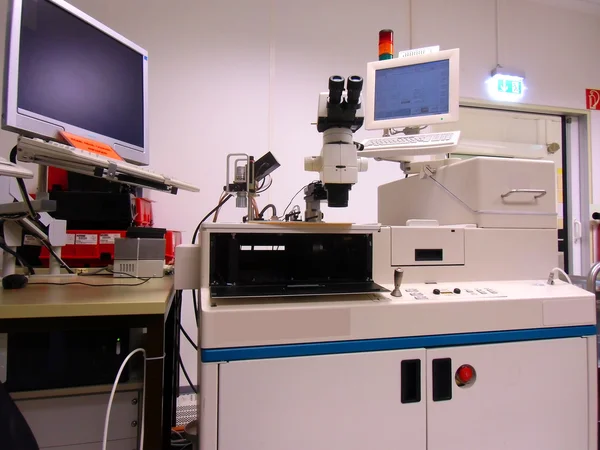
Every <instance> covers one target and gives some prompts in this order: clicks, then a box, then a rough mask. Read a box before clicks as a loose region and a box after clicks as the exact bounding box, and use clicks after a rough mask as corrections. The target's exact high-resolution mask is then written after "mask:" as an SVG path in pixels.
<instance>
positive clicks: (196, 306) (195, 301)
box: [192, 289, 199, 326]
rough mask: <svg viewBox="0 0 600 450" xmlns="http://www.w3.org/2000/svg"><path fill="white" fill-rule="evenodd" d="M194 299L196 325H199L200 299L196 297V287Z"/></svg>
mask: <svg viewBox="0 0 600 450" xmlns="http://www.w3.org/2000/svg"><path fill="white" fill-rule="evenodd" d="M192 301H193V304H194V315H195V316H196V326H198V317H199V314H198V299H197V298H196V289H192Z"/></svg>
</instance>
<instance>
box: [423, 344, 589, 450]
mask: <svg viewBox="0 0 600 450" xmlns="http://www.w3.org/2000/svg"><path fill="white" fill-rule="evenodd" d="M587 360H588V358H587V345H586V340H585V339H582V338H571V339H555V340H544V341H530V342H517V343H509V344H494V345H479V346H465V347H454V348H440V349H435V350H428V351H427V372H428V373H427V430H428V431H427V439H428V445H427V448H428V450H506V449H510V450H532V449H544V450H565V449H569V450H588V424H589V420H588V399H587V379H588V375H587V374H588V370H587ZM464 365H469V366H472V368H473V370H472V372H470V371H469V370H468V369H467V370H465V369H463V370H462V371H461V374H462V375H465V374H466V375H467V376H466V377H465V378H468V375H469V373H471V374H472V378H471V380H470V381H469V382H467V383H466V384H464V385H463V386H459V384H463V383H461V382H460V380H458V379H457V378H456V374H457V371H459V370H460V369H461V367H463V366H464ZM463 381H465V380H463Z"/></svg>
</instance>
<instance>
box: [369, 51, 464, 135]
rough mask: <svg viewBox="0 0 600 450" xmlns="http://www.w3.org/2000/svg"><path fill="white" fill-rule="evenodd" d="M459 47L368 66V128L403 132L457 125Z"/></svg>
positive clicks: (376, 62)
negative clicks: (434, 126) (413, 128)
mask: <svg viewBox="0 0 600 450" xmlns="http://www.w3.org/2000/svg"><path fill="white" fill-rule="evenodd" d="M459 58H460V50H459V49H457V48H454V49H449V50H441V51H427V52H425V51H424V52H419V51H416V50H415V51H414V54H412V55H410V56H405V57H399V58H392V59H387V60H380V61H372V62H370V63H368V64H367V78H366V95H365V98H366V100H365V107H364V111H365V128H366V129H367V130H386V129H394V128H397V129H404V128H406V127H422V126H427V125H435V124H438V123H442V122H444V123H447V122H456V121H458V116H459V89H460V84H459Z"/></svg>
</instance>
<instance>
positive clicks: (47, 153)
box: [17, 136, 200, 193]
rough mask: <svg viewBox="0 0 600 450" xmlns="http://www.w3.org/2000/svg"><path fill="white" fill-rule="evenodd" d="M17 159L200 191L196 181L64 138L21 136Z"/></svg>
mask: <svg viewBox="0 0 600 450" xmlns="http://www.w3.org/2000/svg"><path fill="white" fill-rule="evenodd" d="M17 159H18V160H19V161H26V162H33V163H37V164H42V165H49V166H54V167H59V168H61V169H65V170H69V171H72V172H78V173H83V174H85V175H92V176H99V177H104V178H107V179H109V180H111V181H117V182H121V183H126V184H131V185H135V186H141V187H146V188H153V189H158V190H166V191H170V192H172V193H176V192H177V189H182V190H184V191H191V192H199V191H200V189H199V188H198V187H196V186H194V185H192V184H189V183H186V182H184V181H179V180H176V179H174V178H171V177H169V176H167V175H164V174H160V173H156V172H153V171H151V170H149V169H145V168H142V167H139V166H136V165H134V164H130V163H127V162H125V161H120V160H116V159H112V158H107V157H106V156H102V155H99V154H97V153H92V152H88V151H85V150H80V149H78V148H75V147H73V146H71V145H67V144H62V143H60V142H53V141H44V140H42V139H32V138H27V137H23V136H19V138H18V142H17Z"/></svg>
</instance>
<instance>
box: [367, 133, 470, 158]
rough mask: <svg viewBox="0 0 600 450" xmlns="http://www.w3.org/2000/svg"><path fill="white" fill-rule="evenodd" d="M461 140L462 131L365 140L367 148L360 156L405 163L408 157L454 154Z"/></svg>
mask: <svg viewBox="0 0 600 450" xmlns="http://www.w3.org/2000/svg"><path fill="white" fill-rule="evenodd" d="M459 139H460V131H447V132H443V133H427V134H411V135H395V136H389V137H380V138H373V139H365V140H364V141H363V142H362V144H363V145H364V147H365V148H364V150H363V151H362V152H360V156H365V157H371V158H377V159H384V160H391V161H403V160H405V159H406V157H407V156H419V155H435V154H440V153H452V150H453V149H454V148H456V146H457V145H458V141H459Z"/></svg>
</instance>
